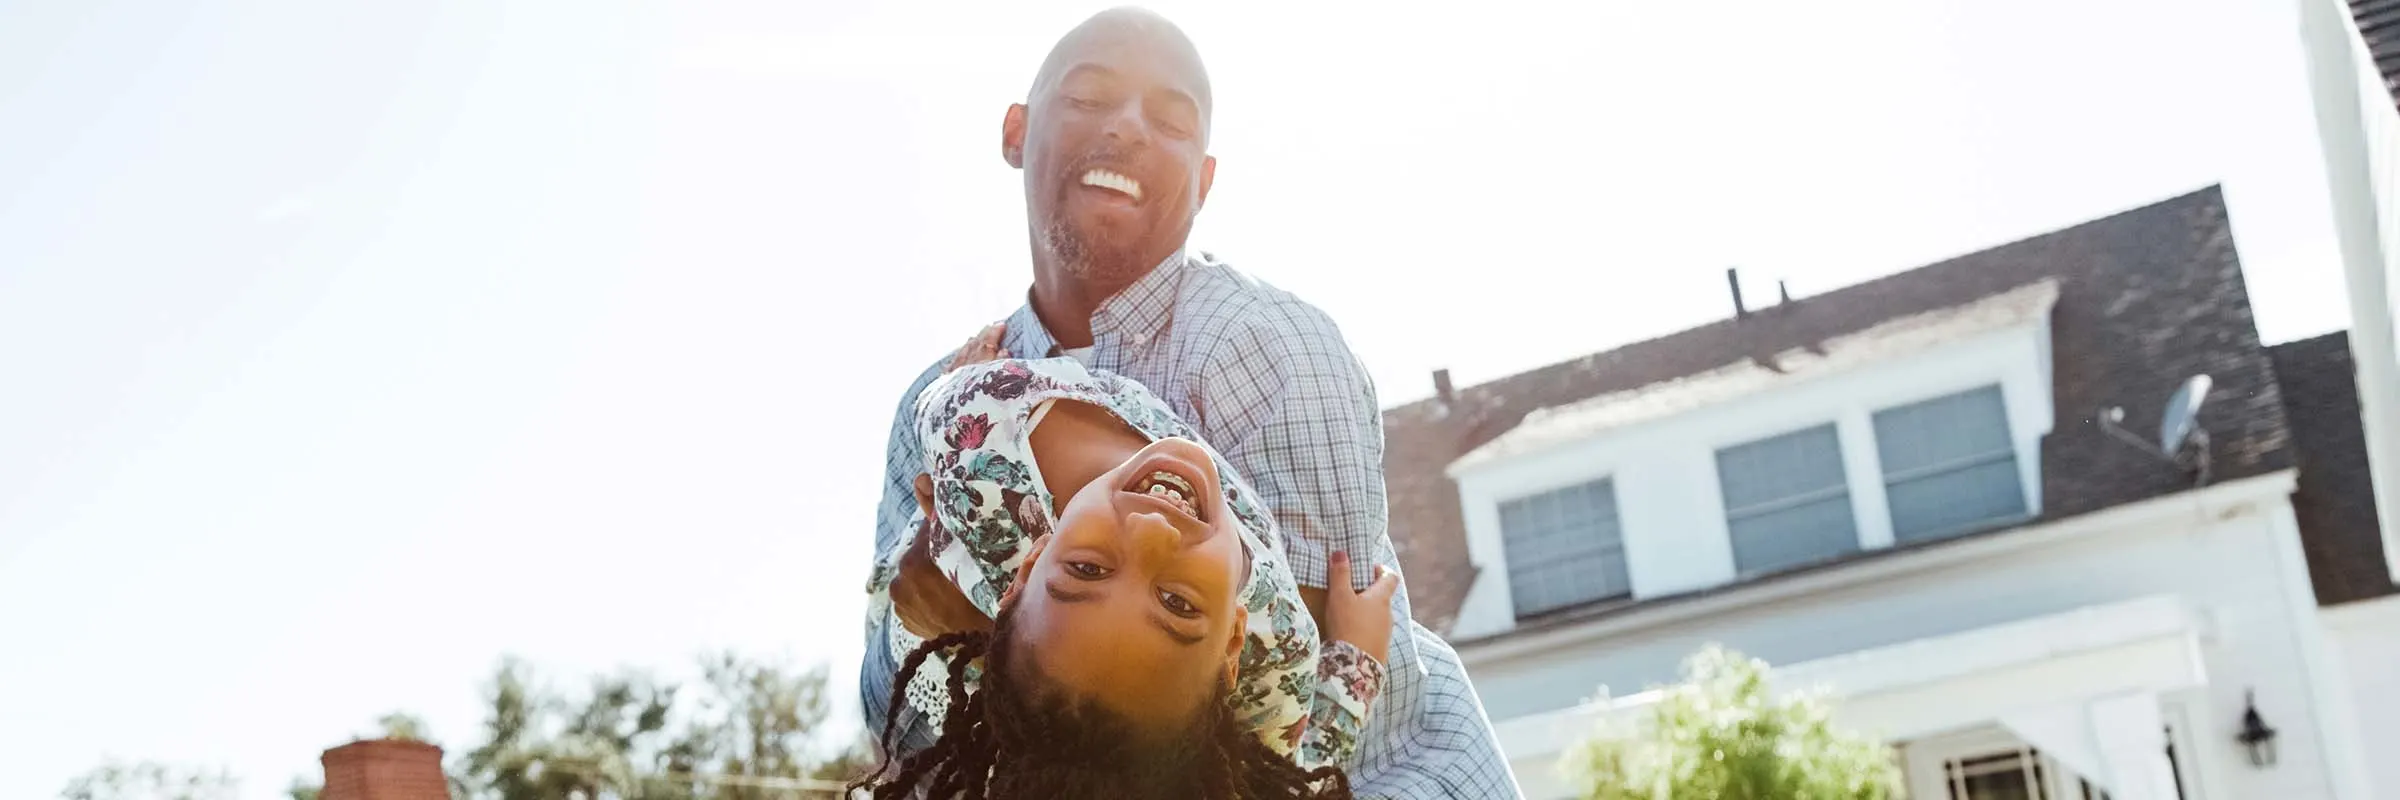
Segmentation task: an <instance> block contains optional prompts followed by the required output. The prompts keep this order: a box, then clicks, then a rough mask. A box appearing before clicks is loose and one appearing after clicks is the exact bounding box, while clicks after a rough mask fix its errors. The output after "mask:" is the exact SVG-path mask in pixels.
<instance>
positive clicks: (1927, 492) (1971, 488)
mask: <svg viewBox="0 0 2400 800" xmlns="http://www.w3.org/2000/svg"><path fill="white" fill-rule="evenodd" d="M2017 485H2018V481H2017V460H2016V459H2015V458H2009V459H2006V460H2002V461H1993V462H1989V463H1985V464H1979V465H1975V466H1970V467H1967V468H1964V469H1959V470H1954V471H1951V472H1941V473H1935V474H1932V475H1928V476H1925V477H1922V478H1918V479H1915V480H1910V481H1902V482H1899V483H1894V484H1891V485H1890V486H1886V487H1884V494H1885V495H1886V496H1887V497H1889V498H1890V499H1891V501H1892V536H1893V537H1894V538H1896V539H1898V540H1899V541H1903V542H1914V541H1923V540H1926V539H1939V538H1943V537H1946V536H1952V535H1956V534H1960V533H1967V532H1969V531H1973V530H1975V529H1976V528H1979V527H1981V526H1983V525H1987V524H1991V523H1997V522H2006V521H2008V520H2013V519H2016V518H2018V517H2022V516H2024V515H2025V495H2024V494H2023V493H2022V492H2021V491H2020V490H2019V489H2018V488H2017Z"/></svg>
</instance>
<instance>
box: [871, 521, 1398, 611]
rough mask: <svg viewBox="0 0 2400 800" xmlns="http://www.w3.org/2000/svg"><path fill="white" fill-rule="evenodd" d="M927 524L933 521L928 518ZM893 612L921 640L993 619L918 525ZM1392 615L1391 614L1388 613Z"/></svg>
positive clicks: (895, 585) (895, 587)
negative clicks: (953, 578)
mask: <svg viewBox="0 0 2400 800" xmlns="http://www.w3.org/2000/svg"><path fill="white" fill-rule="evenodd" d="M925 524H927V525H931V524H933V522H932V520H930V519H929V520H927V521H926V523H925ZM892 611H893V613H894V614H896V615H898V616H899V617H900V625H901V627H904V628H907V629H908V632H909V633H913V634H916V635H917V638H920V639H931V638H934V637H936V636H940V635H942V634H945V633H956V632H959V631H987V632H988V631H990V630H991V629H992V618H990V617H987V616H984V615H983V609H980V608H976V607H975V603H974V602H973V601H970V600H968V599H967V596H966V594H965V593H963V592H960V591H959V590H958V584H955V583H951V582H950V578H949V576H947V575H943V574H942V568H941V567H940V566H938V565H935V564H934V563H933V554H932V553H930V552H927V551H926V549H925V530H924V529H923V528H918V529H917V532H916V535H915V536H914V537H912V538H911V539H910V540H909V543H908V552H907V553H906V554H904V555H902V556H901V557H900V574H898V575H895V576H893V577H892ZM1386 616H1387V617H1388V616H1389V615H1388V614H1387V615H1386Z"/></svg>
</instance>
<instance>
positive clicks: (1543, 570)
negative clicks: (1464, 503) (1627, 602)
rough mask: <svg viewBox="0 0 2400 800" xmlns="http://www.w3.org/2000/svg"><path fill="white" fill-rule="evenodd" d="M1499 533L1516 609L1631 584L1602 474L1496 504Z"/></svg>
mask: <svg viewBox="0 0 2400 800" xmlns="http://www.w3.org/2000/svg"><path fill="white" fill-rule="evenodd" d="M1500 536H1501V540H1502V543H1503V546H1504V547H1506V548H1507V550H1508V581H1509V593H1510V594H1511V595H1513V599H1514V601H1515V604H1516V609H1517V615H1518V616H1525V615H1529V614H1538V613H1541V612H1544V611H1552V610H1556V609H1560V608H1565V607H1567V606H1572V605H1576V604H1578V603H1586V602H1590V601H1593V600H1599V599H1603V598H1608V597H1616V596H1620V595H1624V594H1629V593H1631V591H1632V587H1633V582H1632V581H1631V580H1630V579H1629V577H1628V576H1627V574H1626V568H1625V544H1624V536H1623V532H1622V531H1621V530H1620V529H1619V528H1618V525H1617V495H1616V492H1615V490H1614V488H1613V487H1612V486H1611V485H1610V483H1609V481H1607V480H1599V481H1594V482H1591V483H1587V484H1582V485H1578V486H1570V487H1567V488H1565V489H1560V490H1557V491H1552V492H1544V493H1542V494H1538V495H1534V496H1531V497H1524V498H1519V499H1516V500H1510V501H1507V502H1504V503H1501V504H1500Z"/></svg>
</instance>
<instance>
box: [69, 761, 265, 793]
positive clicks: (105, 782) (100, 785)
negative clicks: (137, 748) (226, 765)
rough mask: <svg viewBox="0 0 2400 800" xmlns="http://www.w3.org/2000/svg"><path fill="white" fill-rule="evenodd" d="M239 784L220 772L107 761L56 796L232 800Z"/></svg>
mask: <svg viewBox="0 0 2400 800" xmlns="http://www.w3.org/2000/svg"><path fill="white" fill-rule="evenodd" d="M240 785H241V783H240V781H236V780H234V779H233V776H232V775H230V774H228V773H226V772H225V771H224V770H222V769H217V770H208V769H199V768H192V767H181V766H174V765H169V764H161V763H157V762H152V761H144V762H141V763H137V764H125V763H120V762H117V761H115V760H110V761H108V762H107V763H103V764H101V765H100V766H99V767H96V768H94V769H93V770H92V771H90V772H86V773H84V774H82V775H79V776H76V778H75V779H74V780H72V781H68V782H67V788H66V789H65V790H64V791H61V792H59V793H58V796H59V797H60V798H61V799H62V800H233V798H234V795H235V790H237V789H239V788H240Z"/></svg>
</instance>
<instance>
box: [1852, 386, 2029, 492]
mask: <svg viewBox="0 0 2400 800" xmlns="http://www.w3.org/2000/svg"><path fill="white" fill-rule="evenodd" d="M2014 447H2015V446H2014V444H2013V443H2011V442H2010V441H2009V438H2008V409H2007V408H2006V407H2005V406H2004V405H2003V404H2002V403H2001V399H2000V387H1998V386H1986V387H1983V388H1981V389H1976V390H1973V391H1968V392H1961V393H1959V394H1954V395H1950V396H1947V397H1936V398H1934V399H1931V400H1927V401H1924V402H1921V403H1914V404H1910V405H1905V406H1900V407H1898V408H1888V409H1884V410H1882V411H1878V412H1876V413H1875V451H1876V454H1877V455H1879V456H1881V457H1882V460H1883V471H1884V474H1887V475H1890V474H1895V473H1907V472H1911V471H1914V470H1921V469H1926V468H1931V467H1938V466H1940V465H1941V464H1943V463H1946V462H1952V461H1958V460H1961V459H1971V458H1974V457H1976V456H1979V455H1989V454H1992V453H1997V452H2005V451H2011V450H2013V449H2014Z"/></svg>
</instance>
